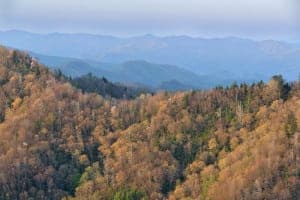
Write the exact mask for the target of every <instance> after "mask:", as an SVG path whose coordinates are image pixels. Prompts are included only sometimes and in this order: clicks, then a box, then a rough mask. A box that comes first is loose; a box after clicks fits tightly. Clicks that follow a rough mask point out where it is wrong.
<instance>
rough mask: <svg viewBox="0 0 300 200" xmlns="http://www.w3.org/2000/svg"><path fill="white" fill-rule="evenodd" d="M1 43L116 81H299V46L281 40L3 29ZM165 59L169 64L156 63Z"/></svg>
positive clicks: (202, 85) (57, 64)
mask: <svg viewBox="0 0 300 200" xmlns="http://www.w3.org/2000/svg"><path fill="white" fill-rule="evenodd" d="M0 43H1V44H3V45H5V46H9V47H13V48H18V49H22V50H27V51H30V52H34V53H32V54H33V55H35V56H36V57H37V58H38V59H39V60H40V61H41V62H42V63H44V64H47V65H49V66H50V67H56V68H61V69H62V71H64V72H65V73H67V74H69V75H72V76H77V75H80V74H85V73H87V72H92V73H94V74H96V75H98V76H105V77H107V78H108V79H111V80H113V81H117V82H131V83H140V84H145V85H150V86H152V87H159V86H160V85H165V86H167V87H169V86H170V84H173V85H177V86H179V85H180V88H182V87H183V85H184V87H187V88H191V87H192V88H193V87H196V88H199V87H200V88H207V87H212V86H216V85H219V84H228V83H230V82H232V81H237V82H240V81H245V82H250V81H258V80H267V79H268V78H269V77H270V76H272V75H274V74H282V75H283V76H284V77H285V78H286V79H287V80H295V79H297V78H298V74H299V72H300V47H299V45H297V44H291V43H285V42H280V41H273V40H265V41H254V40H249V39H241V38H235V37H228V38H215V39H204V38H192V37H188V36H170V37H157V36H153V35H144V36H138V37H131V38H118V37H112V36H101V35H90V34H62V33H52V34H34V33H28V32H23V31H6V32H0ZM153 63H166V64H153Z"/></svg>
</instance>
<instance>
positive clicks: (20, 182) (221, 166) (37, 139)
mask: <svg viewBox="0 0 300 200" xmlns="http://www.w3.org/2000/svg"><path fill="white" fill-rule="evenodd" d="M299 84H300V83H294V84H292V85H289V84H286V83H285V82H284V81H283V79H282V77H280V76H276V77H273V78H272V79H271V80H270V82H269V83H268V84H264V83H258V84H253V85H251V86H248V85H245V84H242V85H240V86H238V85H232V87H230V88H222V87H219V88H217V89H214V90H209V91H191V92H177V93H167V92H163V93H158V94H156V95H153V96H152V95H141V96H140V97H138V98H136V99H134V100H130V101H129V100H116V99H104V98H103V97H101V96H99V95H96V94H82V93H81V92H80V91H78V90H76V89H74V88H73V87H72V86H71V85H70V84H69V83H66V82H64V81H60V80H58V79H56V78H55V76H54V75H53V74H52V73H51V72H49V70H47V69H46V68H44V67H43V66H41V65H39V64H38V63H36V62H35V61H34V60H32V59H31V58H30V57H29V56H28V55H26V54H24V53H21V52H18V51H12V50H7V49H4V48H0V106H1V107H0V144H1V145H0V199H4V200H6V199H54V200H56V199H79V200H82V199H124V198H127V199H213V200H214V199H216V200H218V199H251V200H252V199H257V200H263V199H265V200H269V199H270V200H271V199H291V200H297V199H299V194H298V191H299V189H300V178H299V170H300V169H299V155H300V152H299V151H300V146H299V144H300V141H299V138H300V137H299V134H300V133H299V128H298V127H299V125H300V124H299V122H300V110H299V107H300V106H299V102H300V85H299Z"/></svg>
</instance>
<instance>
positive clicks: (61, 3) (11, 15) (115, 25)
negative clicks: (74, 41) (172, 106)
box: [0, 0, 300, 39]
mask: <svg viewBox="0 0 300 200" xmlns="http://www.w3.org/2000/svg"><path fill="white" fill-rule="evenodd" d="M297 2H299V3H297ZM299 22H300V0H0V30H8V29H22V30H28V31H33V32H88V33H99V34H112V35H123V36H127V35H139V34H148V33H151V34H156V35H181V34H185V35H193V36H206V37H214V36H244V37H257V38H283V39H295V38H297V39H299V38H300V25H299ZM298 36H299V37H298Z"/></svg>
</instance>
